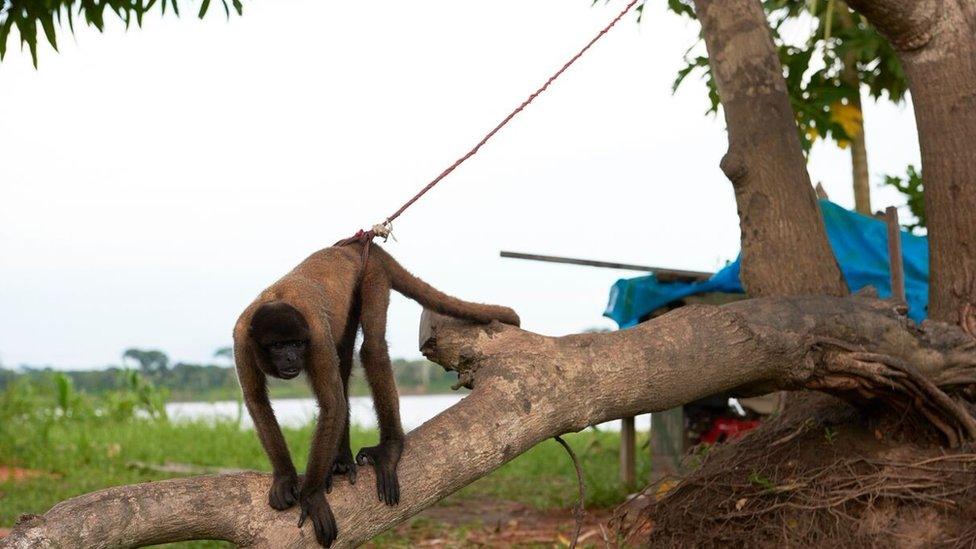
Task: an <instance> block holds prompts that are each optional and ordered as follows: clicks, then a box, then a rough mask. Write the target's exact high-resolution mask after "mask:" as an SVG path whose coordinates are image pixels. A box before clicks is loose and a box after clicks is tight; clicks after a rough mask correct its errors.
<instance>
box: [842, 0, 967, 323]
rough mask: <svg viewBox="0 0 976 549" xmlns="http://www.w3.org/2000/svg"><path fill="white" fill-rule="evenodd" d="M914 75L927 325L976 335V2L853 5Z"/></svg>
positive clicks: (860, 1)
mask: <svg viewBox="0 0 976 549" xmlns="http://www.w3.org/2000/svg"><path fill="white" fill-rule="evenodd" d="M848 3H849V4H850V5H851V7H853V8H855V9H856V10H858V11H859V12H860V13H861V14H863V15H864V16H865V17H866V18H867V19H868V21H870V22H871V24H872V25H874V26H875V27H877V28H878V30H879V31H880V32H881V33H882V34H884V35H885V37H887V38H888V40H889V41H890V42H891V43H892V45H893V46H894V47H895V49H896V50H897V51H898V55H899V58H900V59H901V61H902V64H903V65H904V67H905V72H906V73H907V75H908V80H909V85H910V88H911V93H912V100H913V103H914V107H915V120H916V123H917V126H918V137H919V143H920V145H921V150H922V168H923V175H924V178H925V212H926V220H927V223H928V231H929V276H930V281H929V318H933V319H937V320H942V321H945V322H953V323H957V324H960V325H961V326H963V328H964V329H966V330H967V331H968V332H969V333H974V334H976V215H974V214H973V212H976V155H974V154H973V152H972V147H973V143H974V142H976V3H974V2H973V0H849V2H848Z"/></svg>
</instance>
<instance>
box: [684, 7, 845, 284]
mask: <svg viewBox="0 0 976 549" xmlns="http://www.w3.org/2000/svg"><path fill="white" fill-rule="evenodd" d="M695 11H696V12H697V15H698V19H699V21H701V25H702V35H703V37H704V39H705V46H706V48H707V49H708V56H709V64H710V65H711V68H712V74H713V75H714V78H715V83H716V85H717V86H718V92H719V97H720V98H721V101H722V107H723V109H724V111H725V120H726V122H727V125H728V131H729V150H728V153H727V154H726V155H725V157H724V158H723V159H722V170H723V171H724V172H725V175H726V176H727V177H728V178H729V180H730V181H731V182H732V185H733V187H734V188H735V199H736V204H737V207H738V211H739V218H740V228H741V230H742V271H741V278H742V284H743V286H744V287H745V290H746V292H747V293H748V294H749V295H751V296H772V295H798V294H815V293H817V294H828V295H844V294H846V293H847V286H846V284H845V282H844V279H843V277H842V276H841V272H840V268H839V267H838V266H837V262H836V260H835V259H834V255H833V252H832V251H831V249H830V245H829V243H828V242H827V234H826V230H825V228H824V223H823V219H822V218H821V216H820V211H819V209H818V208H817V204H816V198H815V195H814V191H813V187H812V186H811V184H810V176H809V174H808V173H807V170H806V160H805V159H804V157H803V150H802V148H801V146H800V138H799V136H798V134H797V127H796V117H795V114H794V113H793V109H792V107H791V106H790V100H789V95H788V93H787V90H786V82H785V80H784V79H783V69H782V66H781V64H780V61H779V57H778V56H777V54H776V48H775V46H774V44H773V39H772V35H771V34H770V30H769V26H768V24H767V22H766V16H765V14H764V13H763V10H762V6H761V5H760V3H759V1H758V0H695ZM784 273H789V275H788V276H784Z"/></svg>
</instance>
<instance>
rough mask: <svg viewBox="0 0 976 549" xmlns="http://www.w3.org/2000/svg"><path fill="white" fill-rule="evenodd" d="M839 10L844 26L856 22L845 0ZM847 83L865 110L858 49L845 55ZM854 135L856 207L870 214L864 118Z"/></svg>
mask: <svg viewBox="0 0 976 549" xmlns="http://www.w3.org/2000/svg"><path fill="white" fill-rule="evenodd" d="M834 9H835V10H836V11H837V22H838V23H839V25H840V26H841V27H842V28H845V29H849V28H852V27H853V26H854V25H855V23H854V19H853V16H852V14H851V10H850V9H849V8H848V7H847V4H846V3H844V2H843V1H842V0H838V1H837V4H836V5H835V6H834ZM841 78H842V79H843V81H844V83H845V84H847V85H848V86H851V87H852V88H854V89H855V90H857V93H856V94H855V95H854V97H853V98H852V101H851V105H853V106H854V107H857V110H858V112H860V113H862V114H863V112H864V111H863V109H862V108H861V79H860V77H859V76H858V67H857V53H856V52H854V51H851V52H849V53H847V54H846V55H845V56H844V69H843V71H842V73H841ZM849 137H850V138H851V142H850V146H851V181H852V182H853V184H854V209H855V210H856V211H857V212H858V213H862V214H864V215H871V214H873V213H874V212H872V211H871V175H870V171H869V170H868V145H867V135H866V134H865V130H864V123H863V121H862V123H861V125H860V127H859V128H858V132H857V133H856V134H854V135H851V136H849Z"/></svg>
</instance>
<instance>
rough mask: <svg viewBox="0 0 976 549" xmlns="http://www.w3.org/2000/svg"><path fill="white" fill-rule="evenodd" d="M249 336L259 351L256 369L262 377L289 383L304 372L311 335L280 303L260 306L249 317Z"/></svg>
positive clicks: (297, 316)
mask: <svg viewBox="0 0 976 549" xmlns="http://www.w3.org/2000/svg"><path fill="white" fill-rule="evenodd" d="M250 335H251V338H253V339H254V341H255V342H256V343H257V346H258V349H259V351H258V354H259V355H260V356H259V360H258V361H257V362H258V367H259V368H261V371H263V372H264V373H265V374H267V375H269V376H272V377H277V378H281V379H292V378H294V377H296V376H297V375H298V374H299V373H301V371H302V370H303V369H304V368H305V360H306V353H307V352H308V341H309V337H310V332H309V329H308V322H306V321H305V317H304V316H302V313H300V312H298V309H296V308H294V307H292V306H291V305H289V304H287V303H285V302H283V301H271V302H268V303H265V304H263V305H261V306H260V307H258V310H257V311H255V312H254V316H253V317H251V326H250Z"/></svg>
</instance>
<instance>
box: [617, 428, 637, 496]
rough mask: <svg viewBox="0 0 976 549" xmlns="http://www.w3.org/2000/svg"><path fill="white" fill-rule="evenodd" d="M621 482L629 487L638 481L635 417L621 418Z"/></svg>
mask: <svg viewBox="0 0 976 549" xmlns="http://www.w3.org/2000/svg"><path fill="white" fill-rule="evenodd" d="M620 482H621V483H622V484H623V485H624V487H626V488H628V489H630V488H633V487H634V486H635V485H636V483H637V429H636V427H635V426H634V418H633V417H625V418H623V419H621V420H620Z"/></svg>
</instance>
